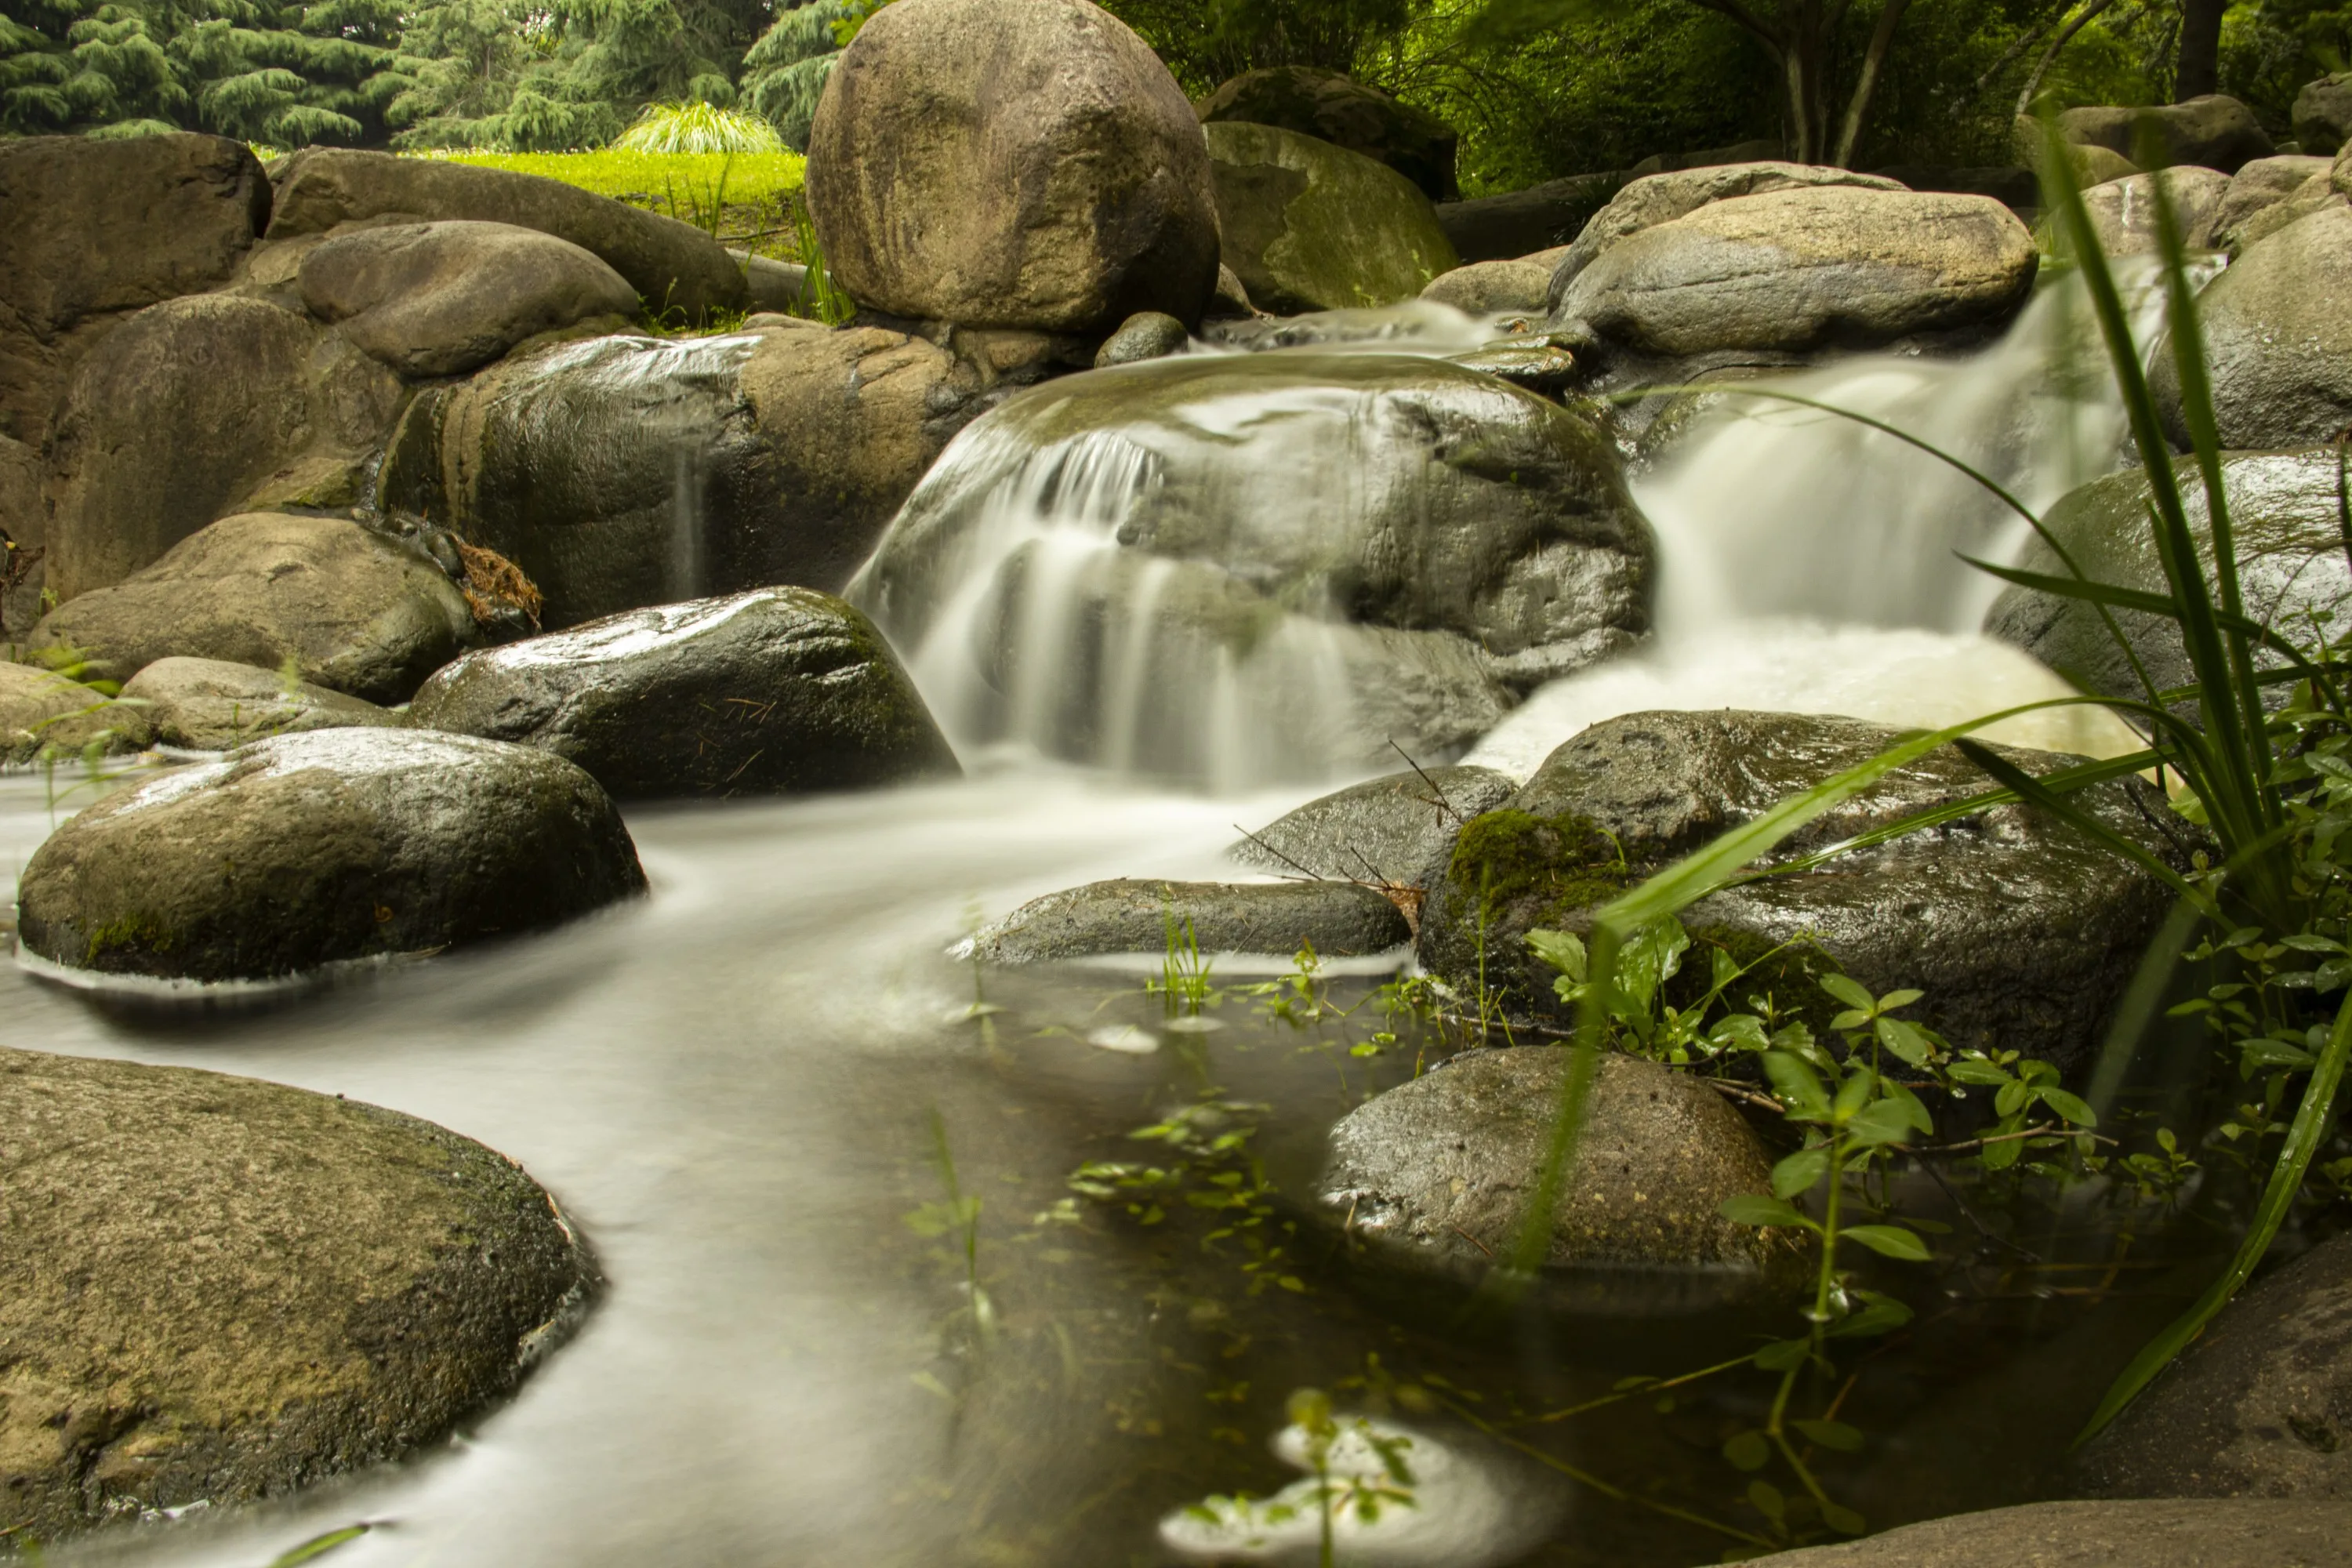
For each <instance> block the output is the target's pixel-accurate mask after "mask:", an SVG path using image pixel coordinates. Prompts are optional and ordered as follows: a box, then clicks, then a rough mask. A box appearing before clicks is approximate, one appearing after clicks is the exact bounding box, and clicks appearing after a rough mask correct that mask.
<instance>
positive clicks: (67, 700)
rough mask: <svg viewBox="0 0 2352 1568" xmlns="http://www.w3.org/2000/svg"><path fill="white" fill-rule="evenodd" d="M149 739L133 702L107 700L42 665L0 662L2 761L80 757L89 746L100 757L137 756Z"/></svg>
mask: <svg viewBox="0 0 2352 1568" xmlns="http://www.w3.org/2000/svg"><path fill="white" fill-rule="evenodd" d="M153 739H154V733H153V730H152V726H151V725H150V723H149V721H148V718H147V715H146V714H145V712H144V711H142V710H141V709H140V708H139V707H138V706H137V705H136V704H133V703H124V702H114V701H110V700H108V699H107V696H106V694H105V693H104V692H102V691H93V690H92V689H89V687H87V686H84V685H83V684H82V683H81V682H80V681H79V680H75V679H70V678H69V677H68V676H65V675H62V674H59V673H58V671H56V670H53V669H49V668H44V667H43V666H40V665H35V664H5V663H0V762H5V763H30V762H34V761H36V760H37V759H38V758H40V757H41V756H42V755H44V754H45V753H46V754H47V755H50V756H55V757H62V758H73V757H79V756H80V755H82V754H83V753H84V752H86V751H88V750H89V748H90V747H91V746H93V745H94V746H96V748H97V749H98V751H99V752H100V753H101V754H104V753H108V752H136V751H139V750H140V749H142V747H144V746H146V745H147V744H148V743H149V742H151V741H152V740H153Z"/></svg>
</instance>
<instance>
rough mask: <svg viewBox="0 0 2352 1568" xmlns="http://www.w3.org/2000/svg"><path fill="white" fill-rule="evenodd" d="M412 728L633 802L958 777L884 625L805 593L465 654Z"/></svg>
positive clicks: (668, 611)
mask: <svg viewBox="0 0 2352 1568" xmlns="http://www.w3.org/2000/svg"><path fill="white" fill-rule="evenodd" d="M409 718H410V721H411V722H413V723H415V724H416V725H418V726H421V727H424V728H427V729H436V730H446V731H457V732H460V733H464V734H470V735H480V736H485V737H488V738H489V739H492V740H498V741H512V742H520V743H521V744H523V745H527V746H535V747H537V748H539V749H540V750H541V751H544V752H551V753H552V754H554V755H556V756H559V757H562V758H564V759H565V760H566V761H568V762H572V763H577V764H579V766H581V767H582V768H583V769H585V770H586V771H587V772H588V773H589V774H590V775H591V776H592V777H593V778H594V779H595V780H596V782H597V783H598V784H602V785H603V786H604V788H605V789H606V790H607V791H608V792H610V793H611V794H612V795H614V796H616V797H619V798H621V799H635V798H645V797H659V796H665V795H765V794H804V793H809V792H813V791H818V790H840V789H862V788H868V787H871V786H874V785H877V784H894V783H898V782H901V781H904V780H908V779H918V778H929V777H938V776H941V775H953V774H954V773H957V772H958V771H959V769H958V768H957V765H956V760H955V753H954V752H952V751H951V750H950V749H949V746H948V743H947V741H946V740H945V738H944V737H942V736H941V735H940V731H939V726H938V725H936V724H935V723H933V722H932V721H931V716H930V714H929V712H928V711H926V710H925V709H924V707H923V700H922V698H921V697H920V696H919V695H918V694H917V693H916V691H915V688H914V683H913V682H912V681H910V680H908V679H907V674H906V671H905V670H903V669H901V668H899V666H898V659H897V658H896V657H895V656H894V655H892V653H891V652H890V648H889V646H888V645H887V644H886V643H885V642H884V641H883V640H882V638H881V636H880V634H879V633H877V632H876V631H875V629H874V626H873V624H872V623H871V622H869V621H867V620H866V617H865V616H862V615H860V614H858V613H857V611H856V610H854V609H852V608H851V607H850V606H849V605H845V604H843V603H842V602H841V601H840V600H838V599H836V598H834V597H833V596H832V595H828V594H819V593H815V592H814V591H812V590H809V589H805V588H761V589H756V590H754V591H753V592H751V593H749V594H739V595H734V596H732V597H729V598H720V599H699V600H695V601H692V602H690V603H687V604H681V605H662V606H660V607H658V608H655V609H646V610H632V611H629V612H626V613H625V614H623V615H618V616H609V617H607V618H605V619H604V620H600V621H592V622H590V623H589V624H587V625H586V626H578V627H575V628H573V629H572V630H571V631H566V632H554V633H551V634H549V635H547V636H545V637H530V638H527V639H525V640H523V641H521V642H517V643H509V644H508V645H506V646H505V647H497V648H487V649H484V650H482V651H480V652H478V653H473V654H468V655H467V656H466V657H465V658H460V659H458V660H457V662H456V663H454V664H451V665H449V666H447V667H446V668H444V669H442V670H441V671H440V672H439V673H437V674H436V675H435V676H434V677H433V679H430V680H428V681H426V682H425V686H424V688H423V689H421V690H419V691H418V692H417V694H416V700H415V702H414V703H413V704H412V705H411V706H410V709H409Z"/></svg>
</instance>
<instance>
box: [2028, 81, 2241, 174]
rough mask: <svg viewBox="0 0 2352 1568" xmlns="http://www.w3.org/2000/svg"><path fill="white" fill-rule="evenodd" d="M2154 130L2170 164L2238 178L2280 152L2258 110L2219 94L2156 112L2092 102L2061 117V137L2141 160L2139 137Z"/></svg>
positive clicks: (2162, 108)
mask: <svg viewBox="0 0 2352 1568" xmlns="http://www.w3.org/2000/svg"><path fill="white" fill-rule="evenodd" d="M2148 131H2152V132H2154V133H2155V135H2156V140H2157V142H2158V146H2159V147H2160V148H2161V149H2162V150H2163V153H2162V161H2163V162H2164V163H2189V164H2194V165H2196V166H2197V167H2199V168H2204V169H2219V170H2221V173H2223V174H2236V173H2237V172H2238V170H2239V168H2240V167H2241V166H2242V165H2243V164H2245V163H2249V162H2251V161H2252V160H2253V159H2256V158H2267V157H2269V156H2270V155H2271V154H2272V153H2273V152H2275V151H2277V149H2275V148H2274V147H2273V146H2272V145H2271V139H2270V134H2269V132H2265V131H2264V130H2263V127H2262V122H2261V121H2258V120H2256V119H2255V118H2254V111H2253V110H2251V109H2248V108H2247V107H2246V106H2245V105H2244V104H2242V103H2241V102H2239V101H2238V100H2236V99H2234V98H2230V97H2228V96H2226V95H2224V94H2221V93H2218V92H2209V93H2206V94H2204V95H2202V96H2201V97H2198V98H2191V99H2188V100H2184V101H2182V102H2179V103H2167V104H2160V105H2157V106H2155V107H2151V108H2141V107H2138V106H2136V105H2124V104H2089V105H2085V106H2084V107H2083V108H2080V109H2069V110H2063V112H2061V113H2060V114H2059V116H2058V133H2059V134H2060V135H2062V136H2063V137H2064V138H2065V139H2066V140H2067V141H2069V142H2074V143H2075V144H2076V145H2077V146H2084V147H2105V148H2106V149H2107V150H2108V151H2110V152H2112V153H2120V154H2121V155H2122V156H2124V157H2126V158H2137V157H2138V156H2139V153H2140V138H2141V135H2142V134H2143V132H2148Z"/></svg>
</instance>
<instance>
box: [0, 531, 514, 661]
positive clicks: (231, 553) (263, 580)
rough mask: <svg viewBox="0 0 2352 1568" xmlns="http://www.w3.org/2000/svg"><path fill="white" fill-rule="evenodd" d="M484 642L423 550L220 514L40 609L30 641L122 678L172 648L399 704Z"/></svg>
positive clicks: (368, 534) (369, 535)
mask: <svg viewBox="0 0 2352 1568" xmlns="http://www.w3.org/2000/svg"><path fill="white" fill-rule="evenodd" d="M481 640H482V637H481V632H480V630H479V628H478V626H476V625H475V622H474V616H473V613H472V611H470V610H469V609H467V605H466V600H465V595H462V594H460V593H459V592H458V591H457V586H456V585H455V584H452V583H451V582H450V581H449V578H448V575H447V574H446V573H445V572H444V571H443V570H442V569H441V568H440V567H439V566H437V565H436V564H435V563H434V562H433V561H432V559H431V558H430V557H428V556H426V555H424V554H423V553H421V552H417V551H415V550H411V549H409V548H407V547H405V546H404V545H402V544H399V543H396V542H394V541H392V540H390V539H387V538H385V537H384V536H383V535H382V534H379V533H375V532H372V531H369V530H367V529H363V528H362V527H360V525H359V524H357V523H355V522H346V521H342V520H341V519H340V518H327V517H300V516H294V515H290V514H287V513H280V512H248V513H246V514H244V515H242V516H238V517H227V518H223V519H222V520H221V521H218V522H215V523H214V524H212V525H211V526H210V527H208V528H204V529H201V530H199V531H196V532H195V533H194V534H192V535H191V536H190V537H188V538H187V539H185V540H183V541H182V542H179V543H178V544H176V545H174V546H173V547H172V549H171V551H170V552H168V553H166V554H165V555H164V556H163V559H162V560H160V561H158V562H156V563H154V564H153V565H152V566H149V567H147V568H146V569H145V570H143V571H141V572H137V573H134V574H132V575H131V576H130V577H128V578H126V579H124V580H123V581H122V582H120V583H117V584H114V585H113V586H111V587H107V588H100V589H96V590H94V591H92V592H90V593H87V594H84V595H81V596H80V597H79V598H78V599H74V600H71V601H69V602H68V603H67V604H65V605H60V606H59V607H58V608H57V609H55V610H52V611H51V612H50V613H49V614H48V615H47V616H44V617H42V619H41V622H40V624H39V625H38V626H35V627H34V628H33V632H32V637H31V643H32V646H33V647H36V648H58V649H68V650H72V651H73V652H75V653H78V654H79V656H80V657H81V658H85V659H87V660H88V661H89V663H90V665H91V666H92V667H93V668H95V669H96V670H97V671H99V672H100V673H102V674H105V675H108V676H110V677H112V678H113V679H118V680H121V679H127V678H128V677H130V676H131V675H133V674H135V673H137V672H138V671H140V670H142V669H144V668H147V667H148V666H149V665H151V664H153V663H154V662H155V661H156V660H157V659H161V658H172V657H173V656H174V655H186V656H189V657H192V658H216V659H225V660H227V661H228V662H230V663H233V664H249V665H254V666H257V667H258V668H262V669H267V670H278V669H280V668H284V667H285V666H286V665H287V664H288V663H289V661H290V662H291V664H292V666H293V669H294V674H295V676H296V678H297V679H302V680H307V681H310V682H313V683H315V684H317V685H320V686H325V687H330V688H332V689H335V690H337V691H343V692H348V693H350V694H351V695H352V696H354V697H362V698H365V699H367V700H369V701H372V702H399V701H402V700H405V699H406V698H407V697H408V695H409V694H410V693H411V692H413V691H415V689H416V688H417V685H418V683H419V682H421V681H422V680H423V679H425V677H426V676H427V675H430V674H431V673H433V671H435V670H436V669H438V668H441V667H442V666H443V665H445V664H446V663H448V662H449V660H451V659H452V658H456V657H457V655H458V654H459V653H461V652H463V651H464V650H465V649H467V648H469V647H477V646H478V645H479V644H480V642H481Z"/></svg>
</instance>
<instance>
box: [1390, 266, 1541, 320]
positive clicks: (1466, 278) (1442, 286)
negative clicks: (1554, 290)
mask: <svg viewBox="0 0 2352 1568" xmlns="http://www.w3.org/2000/svg"><path fill="white" fill-rule="evenodd" d="M1551 271H1552V269H1551V268H1549V267H1547V266H1545V265H1543V264H1542V263H1540V262H1535V261H1477V262H1473V263H1471V264H1470V265H1469V266H1467V267H1457V268H1454V270H1453V271H1451V272H1445V273H1441V274H1439V275H1438V276H1437V277H1436V278H1434V279H1431V280H1430V285H1429V287H1428V288H1426V289H1423V290H1422V291H1421V297H1422V298H1423V299H1424V300H1436V301H1437V302H1438V303H1439V304H1441V305H1451V306H1453V307H1454V309H1455V310H1463V311H1466V312H1468V313H1469V314H1471V315H1473V316H1492V315H1497V314H1500V313H1502V312H1504V311H1517V312H1522V313H1524V314H1528V315H1534V316H1540V315H1542V314H1543V312H1544V310H1545V306H1546V301H1547V300H1548V299H1549V296H1550V292H1551Z"/></svg>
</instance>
